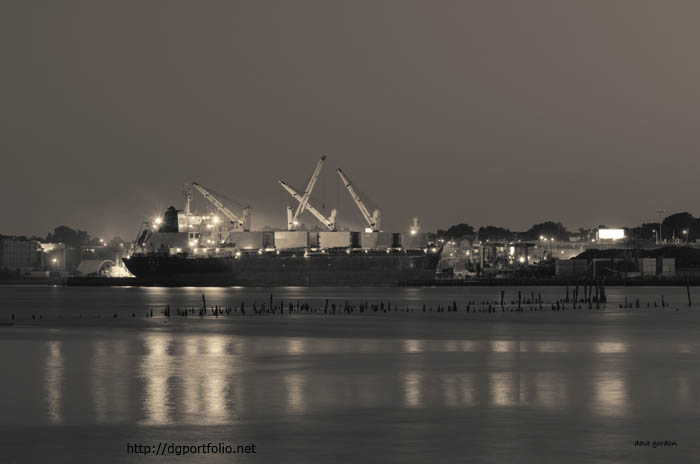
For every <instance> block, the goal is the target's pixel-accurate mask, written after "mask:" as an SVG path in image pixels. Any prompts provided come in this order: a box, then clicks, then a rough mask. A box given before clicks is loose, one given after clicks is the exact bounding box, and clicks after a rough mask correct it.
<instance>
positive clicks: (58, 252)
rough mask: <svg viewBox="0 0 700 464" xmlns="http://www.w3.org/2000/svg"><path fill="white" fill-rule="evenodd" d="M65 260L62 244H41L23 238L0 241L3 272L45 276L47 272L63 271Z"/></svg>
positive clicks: (5, 238) (7, 238)
mask: <svg viewBox="0 0 700 464" xmlns="http://www.w3.org/2000/svg"><path fill="white" fill-rule="evenodd" d="M65 258H66V248H65V246H64V245H62V244H55V243H41V242H39V241H38V240H28V239H26V238H24V237H3V238H1V239H0V269H2V270H4V271H10V272H15V273H19V274H22V275H27V274H29V275H32V273H34V274H33V275H34V276H45V275H46V273H47V272H62V271H64V270H65V264H66V259H65ZM37 273H41V275H39V274H37Z"/></svg>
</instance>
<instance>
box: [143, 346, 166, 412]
mask: <svg viewBox="0 0 700 464" xmlns="http://www.w3.org/2000/svg"><path fill="white" fill-rule="evenodd" d="M144 338H145V339H144V345H145V348H146V350H147V354H146V355H145V356H144V359H143V362H142V364H141V375H142V376H143V377H144V378H145V381H146V385H145V395H144V400H143V402H144V409H145V413H146V419H145V421H144V424H145V425H167V424H170V423H172V418H171V415H170V414H171V411H170V404H171V402H170V394H171V392H170V390H169V388H168V380H169V379H170V377H171V375H172V373H173V372H172V371H173V361H172V358H171V356H170V353H169V352H168V351H169V349H170V345H171V343H172V342H173V337H172V335H169V334H164V333H149V334H147V335H146V336H145V337H144Z"/></svg>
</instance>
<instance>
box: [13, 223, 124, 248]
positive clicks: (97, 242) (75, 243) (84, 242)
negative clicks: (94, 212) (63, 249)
mask: <svg viewBox="0 0 700 464" xmlns="http://www.w3.org/2000/svg"><path fill="white" fill-rule="evenodd" d="M0 237H2V235H0ZM14 239H15V240H36V241H39V242H43V243H63V244H64V245H66V246H69V247H76V248H78V247H81V246H89V245H93V246H101V245H107V246H110V247H114V248H116V247H118V246H119V245H120V244H121V243H123V240H122V239H121V238H119V237H114V238H113V239H111V240H110V241H109V242H105V241H103V240H102V239H100V238H99V237H92V236H91V235H90V234H89V233H87V232H86V231H84V230H80V229H72V228H70V227H68V226H58V227H56V228H55V229H54V230H53V232H49V233H48V234H47V235H46V237H38V236H36V235H33V236H30V237H27V236H24V235H22V236H18V237H14Z"/></svg>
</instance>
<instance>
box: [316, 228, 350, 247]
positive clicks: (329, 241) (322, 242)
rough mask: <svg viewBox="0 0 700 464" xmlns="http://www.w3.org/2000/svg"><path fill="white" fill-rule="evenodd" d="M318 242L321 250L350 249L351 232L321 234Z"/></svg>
mask: <svg viewBox="0 0 700 464" xmlns="http://www.w3.org/2000/svg"><path fill="white" fill-rule="evenodd" d="M318 241H319V246H320V247H321V248H348V247H349V246H350V244H351V240H350V232H319V233H318Z"/></svg>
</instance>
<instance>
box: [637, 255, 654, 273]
mask: <svg viewBox="0 0 700 464" xmlns="http://www.w3.org/2000/svg"><path fill="white" fill-rule="evenodd" d="M639 272H641V273H642V276H643V277H653V276H655V275H656V258H640V259H639Z"/></svg>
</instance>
